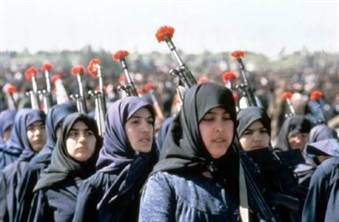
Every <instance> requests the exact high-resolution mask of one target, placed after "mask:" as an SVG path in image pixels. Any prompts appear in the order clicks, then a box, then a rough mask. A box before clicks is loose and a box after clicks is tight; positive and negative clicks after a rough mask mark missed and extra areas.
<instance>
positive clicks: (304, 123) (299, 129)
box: [274, 116, 311, 151]
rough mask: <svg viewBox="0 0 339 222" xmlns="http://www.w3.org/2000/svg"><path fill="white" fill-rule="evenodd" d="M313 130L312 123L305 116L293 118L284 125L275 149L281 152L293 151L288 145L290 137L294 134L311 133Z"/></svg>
mask: <svg viewBox="0 0 339 222" xmlns="http://www.w3.org/2000/svg"><path fill="white" fill-rule="evenodd" d="M310 130H311V122H310V121H309V120H307V119H306V118H305V117H304V116H292V117H289V118H288V119H286V120H285V122H284V124H283V125H282V127H281V129H280V131H279V135H278V138H277V142H276V145H275V147H274V148H275V149H278V150H280V151H288V150H291V147H290V145H289V143H288V136H289V135H290V134H293V133H309V132H310Z"/></svg>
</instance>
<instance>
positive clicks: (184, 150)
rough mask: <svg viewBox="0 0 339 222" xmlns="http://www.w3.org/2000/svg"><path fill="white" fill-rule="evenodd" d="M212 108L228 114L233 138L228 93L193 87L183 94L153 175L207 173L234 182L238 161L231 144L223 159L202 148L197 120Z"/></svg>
mask: <svg viewBox="0 0 339 222" xmlns="http://www.w3.org/2000/svg"><path fill="white" fill-rule="evenodd" d="M215 107H221V108H224V109H225V110H226V112H228V113H229V114H230V116H231V119H232V121H233V122H234V135H235V127H236V111H235V103H234V99H233V95H232V93H231V91H230V90H228V89H226V88H225V87H222V86H220V85H217V84H214V83H206V84H201V85H195V86H193V87H191V88H190V89H188V90H187V91H186V92H185V96H184V100H183V106H182V110H181V111H180V112H179V114H178V115H177V116H176V118H175V119H174V121H173V124H172V126H171V128H170V130H169V132H168V135H167V137H166V140H165V143H164V145H163V149H162V153H161V160H160V161H159V162H158V163H157V164H156V165H155V167H154V170H153V173H155V172H158V171H170V172H173V173H176V172H177V173H187V172H190V173H193V172H196V173H199V172H203V171H206V170H209V171H210V172H211V173H212V174H213V175H214V176H216V178H218V179H221V180H222V181H225V180H226V181H227V180H228V181H231V182H230V183H238V181H239V180H238V179H237V177H238V166H239V162H238V161H239V159H238V156H237V153H236V151H235V149H234V147H232V146H233V143H232V145H231V147H229V149H228V151H227V152H226V154H225V155H224V156H223V157H221V158H219V159H218V160H215V159H213V158H212V157H211V156H210V154H209V153H208V151H207V149H206V148H205V146H204V143H203V141H202V137H201V135H200V132H199V122H200V120H201V119H202V118H203V117H204V115H205V114H206V113H207V112H208V111H209V110H211V109H212V108H215ZM229 185H230V184H229ZM230 186H232V187H233V188H234V189H237V187H238V186H237V184H233V185H230ZM231 189H232V188H231ZM233 193H237V192H236V191H234V192H233Z"/></svg>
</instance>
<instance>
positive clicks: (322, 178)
mask: <svg viewBox="0 0 339 222" xmlns="http://www.w3.org/2000/svg"><path fill="white" fill-rule="evenodd" d="M329 131H330V130H329V129H328V132H329ZM325 137H330V135H327V136H325ZM306 151H307V152H308V153H310V154H312V155H315V156H317V157H318V159H319V162H321V164H320V165H319V166H318V167H317V169H316V170H315V172H314V174H313V175H312V178H311V181H310V186H309V190H308V193H307V196H306V199H305V204H304V209H303V214H302V221H303V222H308V221H325V222H332V221H338V220H339V211H338V206H339V170H338V169H339V142H338V138H337V136H336V135H333V134H332V138H328V139H321V140H319V141H317V142H312V143H309V144H308V145H307V147H306Z"/></svg>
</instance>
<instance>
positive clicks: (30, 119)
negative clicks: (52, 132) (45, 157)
mask: <svg viewBox="0 0 339 222" xmlns="http://www.w3.org/2000/svg"><path fill="white" fill-rule="evenodd" d="M37 121H41V122H42V123H43V124H45V114H44V113H43V112H42V111H39V110H33V109H21V110H20V111H19V112H18V113H17V115H16V116H15V120H14V125H13V127H12V130H11V136H10V138H9V139H8V141H7V143H6V152H8V153H10V154H11V155H13V156H17V157H19V156H20V159H21V160H27V159H30V158H31V157H32V156H33V155H34V153H35V152H34V151H33V150H32V148H31V145H30V143H29V141H28V138H27V129H28V126H29V125H31V124H32V123H34V122H37Z"/></svg>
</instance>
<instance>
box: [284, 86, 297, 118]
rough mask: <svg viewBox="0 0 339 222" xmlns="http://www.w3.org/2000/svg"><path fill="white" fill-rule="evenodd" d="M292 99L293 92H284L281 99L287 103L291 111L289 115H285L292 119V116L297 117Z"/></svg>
mask: <svg viewBox="0 0 339 222" xmlns="http://www.w3.org/2000/svg"><path fill="white" fill-rule="evenodd" d="M291 97H292V92H288V91H286V92H283V93H282V94H281V98H282V99H283V100H284V101H286V104H287V106H288V109H289V113H286V114H285V117H286V118H288V117H291V116H295V110H294V107H293V105H292V102H291Z"/></svg>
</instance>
